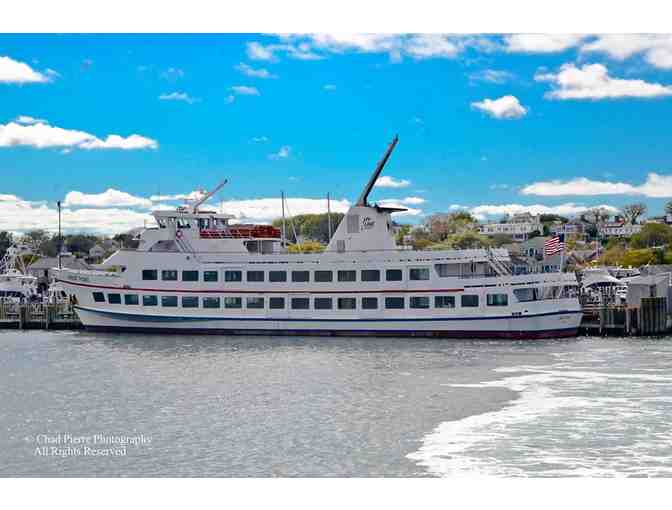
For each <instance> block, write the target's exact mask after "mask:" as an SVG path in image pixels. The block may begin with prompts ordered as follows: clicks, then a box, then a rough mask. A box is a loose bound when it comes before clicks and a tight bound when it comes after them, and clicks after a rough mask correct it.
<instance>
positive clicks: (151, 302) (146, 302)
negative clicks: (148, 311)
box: [142, 296, 159, 306]
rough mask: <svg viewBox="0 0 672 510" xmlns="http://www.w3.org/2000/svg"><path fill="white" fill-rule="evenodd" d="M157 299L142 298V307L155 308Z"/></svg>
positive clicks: (157, 302)
mask: <svg viewBox="0 0 672 510" xmlns="http://www.w3.org/2000/svg"><path fill="white" fill-rule="evenodd" d="M158 304H159V299H158V298H157V297H156V296H142V306H157V305H158Z"/></svg>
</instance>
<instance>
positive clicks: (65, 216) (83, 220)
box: [0, 195, 154, 235]
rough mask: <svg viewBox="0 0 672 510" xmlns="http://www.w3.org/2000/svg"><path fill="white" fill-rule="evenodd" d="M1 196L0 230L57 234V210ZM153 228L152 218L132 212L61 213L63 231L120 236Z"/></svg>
mask: <svg viewBox="0 0 672 510" xmlns="http://www.w3.org/2000/svg"><path fill="white" fill-rule="evenodd" d="M2 197H3V196H0V230H7V231H10V232H19V233H20V232H27V231H30V230H37V229H44V230H48V231H50V232H56V231H57V230H58V212H57V210H56V206H55V204H54V205H49V204H47V203H45V202H30V201H27V200H23V199H21V198H19V197H15V196H11V195H4V197H5V198H8V199H7V200H3V198H2ZM145 223H147V224H148V225H149V224H153V223H154V220H153V218H152V216H151V215H149V214H147V213H144V212H139V211H134V210H130V209H89V208H81V209H72V208H69V207H65V208H64V209H63V211H62V224H63V231H64V232H66V233H69V232H91V233H100V234H108V235H109V234H118V233H121V232H128V231H129V230H131V229H132V228H136V227H142V226H143V225H144V224H145Z"/></svg>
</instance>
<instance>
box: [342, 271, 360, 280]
mask: <svg viewBox="0 0 672 510" xmlns="http://www.w3.org/2000/svg"><path fill="white" fill-rule="evenodd" d="M338 281H339V282H355V281H357V271H339V272H338Z"/></svg>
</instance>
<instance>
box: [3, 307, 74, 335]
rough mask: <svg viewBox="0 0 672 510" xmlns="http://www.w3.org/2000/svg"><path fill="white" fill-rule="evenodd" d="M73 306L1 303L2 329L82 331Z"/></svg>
mask: <svg viewBox="0 0 672 510" xmlns="http://www.w3.org/2000/svg"><path fill="white" fill-rule="evenodd" d="M81 328H82V323H81V322H80V320H79V317H77V314H76V313H75V310H74V308H73V306H72V305H71V304H69V303H64V304H45V303H21V304H19V303H0V329H81Z"/></svg>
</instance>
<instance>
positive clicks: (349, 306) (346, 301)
mask: <svg viewBox="0 0 672 510" xmlns="http://www.w3.org/2000/svg"><path fill="white" fill-rule="evenodd" d="M356 307H357V300H356V299H355V298H354V297H339V298H338V309H339V310H354V309H355V308H356Z"/></svg>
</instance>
